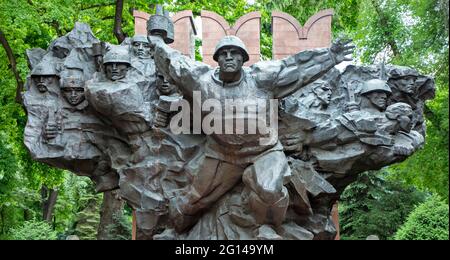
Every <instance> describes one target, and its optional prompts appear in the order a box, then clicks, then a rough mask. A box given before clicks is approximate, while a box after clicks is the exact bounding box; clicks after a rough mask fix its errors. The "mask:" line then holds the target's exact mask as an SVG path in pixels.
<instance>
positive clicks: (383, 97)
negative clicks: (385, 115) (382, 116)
mask: <svg viewBox="0 0 450 260" xmlns="http://www.w3.org/2000/svg"><path fill="white" fill-rule="evenodd" d="M367 98H368V99H369V100H370V102H371V103H372V104H373V105H374V106H375V107H377V108H378V109H379V110H384V109H385V108H386V101H387V94H386V93H385V92H383V91H373V92H370V93H369V94H367Z"/></svg>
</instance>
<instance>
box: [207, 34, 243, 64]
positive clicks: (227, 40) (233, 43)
mask: <svg viewBox="0 0 450 260" xmlns="http://www.w3.org/2000/svg"><path fill="white" fill-rule="evenodd" d="M225 47H236V48H238V49H240V50H241V52H242V57H243V58H244V62H246V61H248V60H249V56H248V51H247V47H245V44H244V43H243V42H242V41H241V39H239V38H238V37H236V36H225V37H223V38H222V39H221V40H220V41H219V43H218V44H217V45H216V49H215V51H214V55H213V59H214V60H215V61H218V60H219V51H220V50H221V49H223V48H225Z"/></svg>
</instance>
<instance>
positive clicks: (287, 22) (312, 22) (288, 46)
mask: <svg viewBox="0 0 450 260" xmlns="http://www.w3.org/2000/svg"><path fill="white" fill-rule="evenodd" d="M332 16H333V9H326V10H322V11H319V12H318V13H316V14H315V15H313V16H311V17H310V18H309V19H308V21H306V23H305V25H304V26H303V27H302V26H301V25H300V23H299V22H298V21H297V20H296V19H295V18H294V17H292V16H291V15H289V14H287V13H283V12H279V11H274V12H272V37H273V38H272V39H273V47H272V58H273V59H282V58H285V57H287V56H289V55H292V54H295V53H298V52H300V51H304V50H307V49H314V48H327V47H329V46H330V45H331V20H332Z"/></svg>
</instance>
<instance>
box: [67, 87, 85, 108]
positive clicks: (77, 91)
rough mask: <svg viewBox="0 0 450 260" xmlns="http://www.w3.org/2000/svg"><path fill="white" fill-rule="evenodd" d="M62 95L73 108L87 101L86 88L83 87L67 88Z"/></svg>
mask: <svg viewBox="0 0 450 260" xmlns="http://www.w3.org/2000/svg"><path fill="white" fill-rule="evenodd" d="M62 93H63V96H64V98H65V99H66V100H67V102H69V104H71V105H72V106H76V105H78V104H80V103H81V102H83V101H84V99H85V96H84V88H82V87H73V86H70V87H65V88H63V89H62Z"/></svg>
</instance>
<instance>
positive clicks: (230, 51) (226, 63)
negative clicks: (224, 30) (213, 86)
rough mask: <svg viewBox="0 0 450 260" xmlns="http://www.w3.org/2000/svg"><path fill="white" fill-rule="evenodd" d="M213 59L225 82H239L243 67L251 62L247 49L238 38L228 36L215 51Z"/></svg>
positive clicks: (220, 76)
mask: <svg viewBox="0 0 450 260" xmlns="http://www.w3.org/2000/svg"><path fill="white" fill-rule="evenodd" d="M213 59H214V60H215V61H217V62H218V64H219V68H220V69H219V78H220V79H221V80H222V81H223V82H233V81H238V80H239V79H240V78H241V73H242V72H241V70H242V66H243V65H244V63H245V62H247V61H248V60H249V56H248V52H247V48H246V47H245V45H244V43H243V42H242V41H241V40H240V39H239V38H238V37H236V36H226V37H224V38H223V39H222V40H221V41H220V42H219V44H217V46H216V49H215V51H214V55H213Z"/></svg>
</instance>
